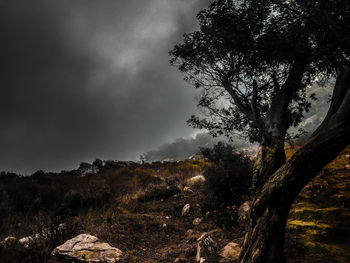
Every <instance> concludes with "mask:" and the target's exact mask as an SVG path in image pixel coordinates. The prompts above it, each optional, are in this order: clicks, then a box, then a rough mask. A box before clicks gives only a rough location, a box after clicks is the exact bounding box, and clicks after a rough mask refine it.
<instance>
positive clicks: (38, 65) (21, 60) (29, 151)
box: [0, 0, 207, 173]
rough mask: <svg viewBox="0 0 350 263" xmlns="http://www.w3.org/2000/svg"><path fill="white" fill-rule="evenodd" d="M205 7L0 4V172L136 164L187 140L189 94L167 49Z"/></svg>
mask: <svg viewBox="0 0 350 263" xmlns="http://www.w3.org/2000/svg"><path fill="white" fill-rule="evenodd" d="M206 5H207V1H201V0H187V1H185V0H149V1H141V0H138V1H136V0H131V1H130V0H129V1H119V0H118V1H112V0H100V1H94V0H84V1H83V0H69V1H68V0H62V1H53V0H41V1H39V0H35V1H25V0H13V1H1V2H0V32H2V33H1V35H0V43H1V51H2V55H1V62H0V63H1V64H2V65H1V68H2V71H1V73H0V89H1V96H0V123H1V129H0V170H13V171H19V172H26V173H30V172H33V171H35V170H38V169H46V170H61V169H70V168H72V167H75V166H77V165H78V163H79V162H81V161H86V160H87V161H91V160H93V159H94V158H96V157H98V158H102V159H134V158H137V157H138V155H139V154H140V153H142V152H145V151H147V150H150V149H153V148H156V147H157V146H158V145H160V144H163V143H165V142H168V141H171V140H173V139H174V138H178V137H182V136H188V135H190V134H191V133H192V132H193V131H192V130H191V129H190V128H188V127H187V126H186V125H185V121H186V119H187V118H188V116H189V115H190V114H191V113H192V112H193V111H195V102H194V100H193V96H194V94H195V93H194V91H193V90H191V89H189V88H187V87H186V84H185V83H184V82H183V81H182V76H181V75H180V74H179V73H178V72H177V71H176V69H174V68H170V67H169V66H168V59H169V58H168V50H169V49H170V48H171V47H172V46H173V45H174V44H176V43H177V42H178V41H180V40H181V36H182V34H183V33H185V32H187V31H191V30H193V29H194V28H195V24H196V23H195V19H194V16H195V14H196V13H197V12H198V11H199V10H200V9H202V8H203V7H205V6H206Z"/></svg>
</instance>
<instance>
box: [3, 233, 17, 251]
mask: <svg viewBox="0 0 350 263" xmlns="http://www.w3.org/2000/svg"><path fill="white" fill-rule="evenodd" d="M17 242H18V240H17V238H15V237H12V236H8V237H6V238H5V239H4V240H3V241H1V242H0V247H1V248H5V249H6V248H9V247H12V246H14V245H15V244H16V243H17Z"/></svg>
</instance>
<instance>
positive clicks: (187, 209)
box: [181, 204, 191, 216]
mask: <svg viewBox="0 0 350 263" xmlns="http://www.w3.org/2000/svg"><path fill="white" fill-rule="evenodd" d="M190 210H191V205H190V204H186V205H185V206H184V207H183V208H182V211H181V215H182V216H186V215H188V214H189V213H190Z"/></svg>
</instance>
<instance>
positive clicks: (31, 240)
mask: <svg viewBox="0 0 350 263" xmlns="http://www.w3.org/2000/svg"><path fill="white" fill-rule="evenodd" d="M39 238H40V236H39V234H35V235H33V236H27V237H22V238H21V239H19V240H18V242H19V243H20V244H21V245H22V246H23V247H25V248H29V246H30V245H31V244H32V243H34V242H35V241H36V240H37V239H39Z"/></svg>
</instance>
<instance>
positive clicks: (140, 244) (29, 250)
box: [0, 147, 350, 263]
mask: <svg viewBox="0 0 350 263" xmlns="http://www.w3.org/2000/svg"><path fill="white" fill-rule="evenodd" d="M288 152H289V153H290V152H292V150H289V151H288ZM349 153H350V148H349V147H348V148H347V149H346V151H345V152H343V153H342V154H341V155H340V156H339V157H338V159H336V160H335V161H333V163H332V164H330V165H329V166H328V167H327V168H326V169H325V170H324V171H323V172H322V173H321V174H320V175H319V176H318V177H317V178H315V180H314V181H313V182H311V183H310V184H308V185H307V186H306V187H305V188H304V189H303V191H302V192H301V193H300V195H299V197H298V199H297V200H296V202H295V203H294V205H293V207H292V210H291V213H290V217H289V220H288V228H287V236H286V249H285V252H286V255H287V262H291V263H292V262H293V263H294V262H308V263H316V262H349V260H350V254H349V251H350V240H349V238H348V236H349V234H350V224H349V222H350V206H349V205H350V203H349V202H350V170H347V169H346V168H345V166H346V165H347V164H348V162H349V159H347V158H348V157H346V156H347V154H349ZM110 164H111V163H110ZM211 165H212V164H210V163H209V162H208V161H205V160H186V161H181V162H163V163H161V162H156V163H145V164H142V165H141V164H137V163H121V162H115V163H114V166H113V165H112V166H109V167H108V168H106V167H105V168H104V169H100V171H99V172H98V173H96V174H86V175H85V176H81V175H79V174H77V173H76V172H64V173H60V174H50V173H44V172H39V173H36V174H34V175H33V176H31V177H19V176H17V175H14V174H6V173H2V174H1V178H0V193H1V198H0V200H1V201H0V210H1V211H5V212H4V213H3V212H2V213H1V215H0V240H5V238H6V237H9V236H14V237H15V238H17V240H18V239H20V238H23V237H28V236H32V237H35V235H36V237H35V238H32V239H31V240H29V241H28V242H22V243H23V244H25V245H23V244H21V242H15V241H13V242H12V243H11V244H10V245H9V244H8V243H6V242H4V241H2V242H1V243H0V258H1V262H60V261H57V260H58V259H55V258H53V257H51V256H50V254H51V251H52V250H53V249H54V248H55V247H56V246H58V245H60V244H62V243H64V242H65V241H66V240H67V239H70V238H72V237H75V236H77V235H78V234H81V233H88V234H91V235H94V236H97V237H98V238H100V239H101V240H103V241H104V242H107V243H109V244H110V245H111V246H113V247H116V248H119V249H120V250H121V251H122V252H123V256H122V258H121V260H120V261H119V262H196V261H195V258H196V253H197V239H198V238H199V237H200V236H201V235H202V233H204V232H207V233H209V235H210V236H211V238H212V239H213V240H214V241H215V244H216V246H215V251H216V252H215V253H213V255H211V258H210V260H209V261H206V262H219V261H220V262H229V260H226V259H224V258H223V257H221V256H219V255H218V253H217V252H218V251H219V250H220V249H222V248H223V247H224V246H225V245H226V244H227V243H229V242H235V243H238V244H241V243H242V241H243V236H244V233H245V231H244V229H245V227H246V225H245V222H244V211H243V210H244V209H243V210H242V208H241V209H238V205H232V206H218V207H217V208H209V206H207V205H206V204H205V198H206V197H207V192H205V191H207V190H205V187H204V184H205V183H204V182H203V181H202V179H203V177H202V175H204V176H205V171H206V169H208V167H210V166H211ZM193 177H194V179H191V178H193ZM240 203H242V202H240ZM186 204H189V205H190V209H189V211H188V212H185V213H183V208H184V206H185V205H186ZM242 211H243V212H242ZM194 219H197V220H194ZM13 240H14V239H13Z"/></svg>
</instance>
